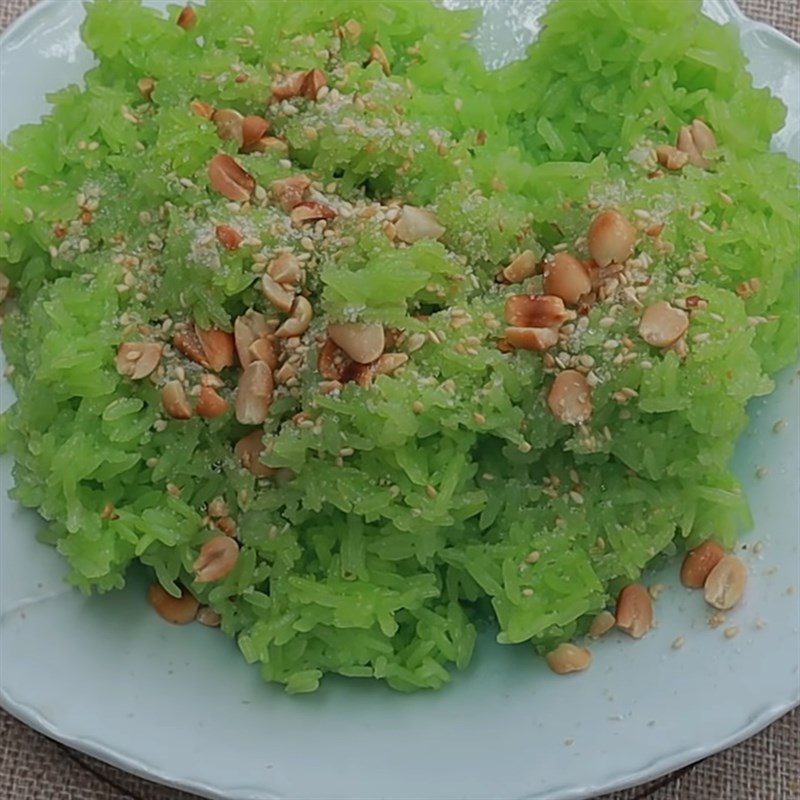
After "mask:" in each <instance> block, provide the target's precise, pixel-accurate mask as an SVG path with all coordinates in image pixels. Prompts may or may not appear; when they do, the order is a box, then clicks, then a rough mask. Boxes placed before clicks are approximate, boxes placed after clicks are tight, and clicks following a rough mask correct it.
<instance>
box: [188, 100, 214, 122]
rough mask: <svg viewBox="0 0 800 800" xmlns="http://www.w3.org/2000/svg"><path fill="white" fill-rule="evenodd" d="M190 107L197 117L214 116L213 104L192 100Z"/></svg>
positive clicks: (208, 117) (207, 117)
mask: <svg viewBox="0 0 800 800" xmlns="http://www.w3.org/2000/svg"><path fill="white" fill-rule="evenodd" d="M191 109H192V111H194V113H195V114H197V116H198V117H203V118H204V119H211V117H213V116H214V106H211V105H209V104H208V103H204V102H203V101H202V100H193V101H192V103H191Z"/></svg>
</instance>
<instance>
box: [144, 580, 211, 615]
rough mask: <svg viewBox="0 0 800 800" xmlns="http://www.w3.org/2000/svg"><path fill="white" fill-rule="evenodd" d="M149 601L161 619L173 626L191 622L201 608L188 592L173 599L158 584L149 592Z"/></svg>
mask: <svg viewBox="0 0 800 800" xmlns="http://www.w3.org/2000/svg"><path fill="white" fill-rule="evenodd" d="M147 600H148V602H149V603H150V605H151V606H152V607H153V608H154V609H155V610H156V613H157V614H158V616H159V617H161V618H162V619H165V620H166V621H167V622H171V623H172V624H173V625H186V623H188V622H191V621H192V620H193V619H194V617H195V614H197V610H198V609H199V608H200V603H198V602H197V600H196V599H195V597H194V596H193V595H191V594H189V592H187V591H186V590H184V591H183V593H182V594H181V596H180V597H173V596H172V595H171V594H169V593H168V592H167V591H165V589H164V588H163V587H162V586H161V584H158V583H154V584H153V585H152V586H151V587H150V588H149V589H148V590H147Z"/></svg>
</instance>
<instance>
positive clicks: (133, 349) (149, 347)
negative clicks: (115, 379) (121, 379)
mask: <svg viewBox="0 0 800 800" xmlns="http://www.w3.org/2000/svg"><path fill="white" fill-rule="evenodd" d="M162 349H163V348H162V346H161V345H160V344H157V343H156V342H123V343H122V344H121V345H120V346H119V350H117V361H116V366H117V372H119V374H120V375H125V376H127V377H128V378H131V379H132V380H135V381H138V380H141V379H142V378H146V377H147V376H148V375H150V373H151V372H153V370H154V369H155V368H156V367H157V366H158V362H159V361H160V360H161V351H162Z"/></svg>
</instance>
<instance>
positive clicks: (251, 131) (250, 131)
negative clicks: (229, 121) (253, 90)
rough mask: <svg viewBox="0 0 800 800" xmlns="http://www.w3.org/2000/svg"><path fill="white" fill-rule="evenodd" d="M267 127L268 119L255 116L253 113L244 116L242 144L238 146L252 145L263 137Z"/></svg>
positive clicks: (248, 146)
mask: <svg viewBox="0 0 800 800" xmlns="http://www.w3.org/2000/svg"><path fill="white" fill-rule="evenodd" d="M269 128H270V124H269V121H268V120H266V119H264V117H257V116H255V115H253V114H250V115H248V116H246V117H245V118H244V119H243V120H242V144H241V145H240V147H247V148H250V147H254V146H255V145H256V143H257V142H259V141H261V139H263V138H264V136H265V135H266V133H267V131H268V130H269Z"/></svg>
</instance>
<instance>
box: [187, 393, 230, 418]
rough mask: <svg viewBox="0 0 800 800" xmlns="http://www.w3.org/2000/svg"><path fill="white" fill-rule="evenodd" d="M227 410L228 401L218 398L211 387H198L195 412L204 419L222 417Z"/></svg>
mask: <svg viewBox="0 0 800 800" xmlns="http://www.w3.org/2000/svg"><path fill="white" fill-rule="evenodd" d="M227 410H228V401H227V400H226V399H225V398H224V397H220V396H219V394H218V393H217V390H216V389H215V388H214V387H213V386H201V387H200V399H199V400H198V402H197V406H195V411H196V412H197V413H198V414H199V415H200V416H201V417H203V418H204V419H214V418H215V417H220V416H222V415H223V414H224V413H225V412H226V411H227Z"/></svg>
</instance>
